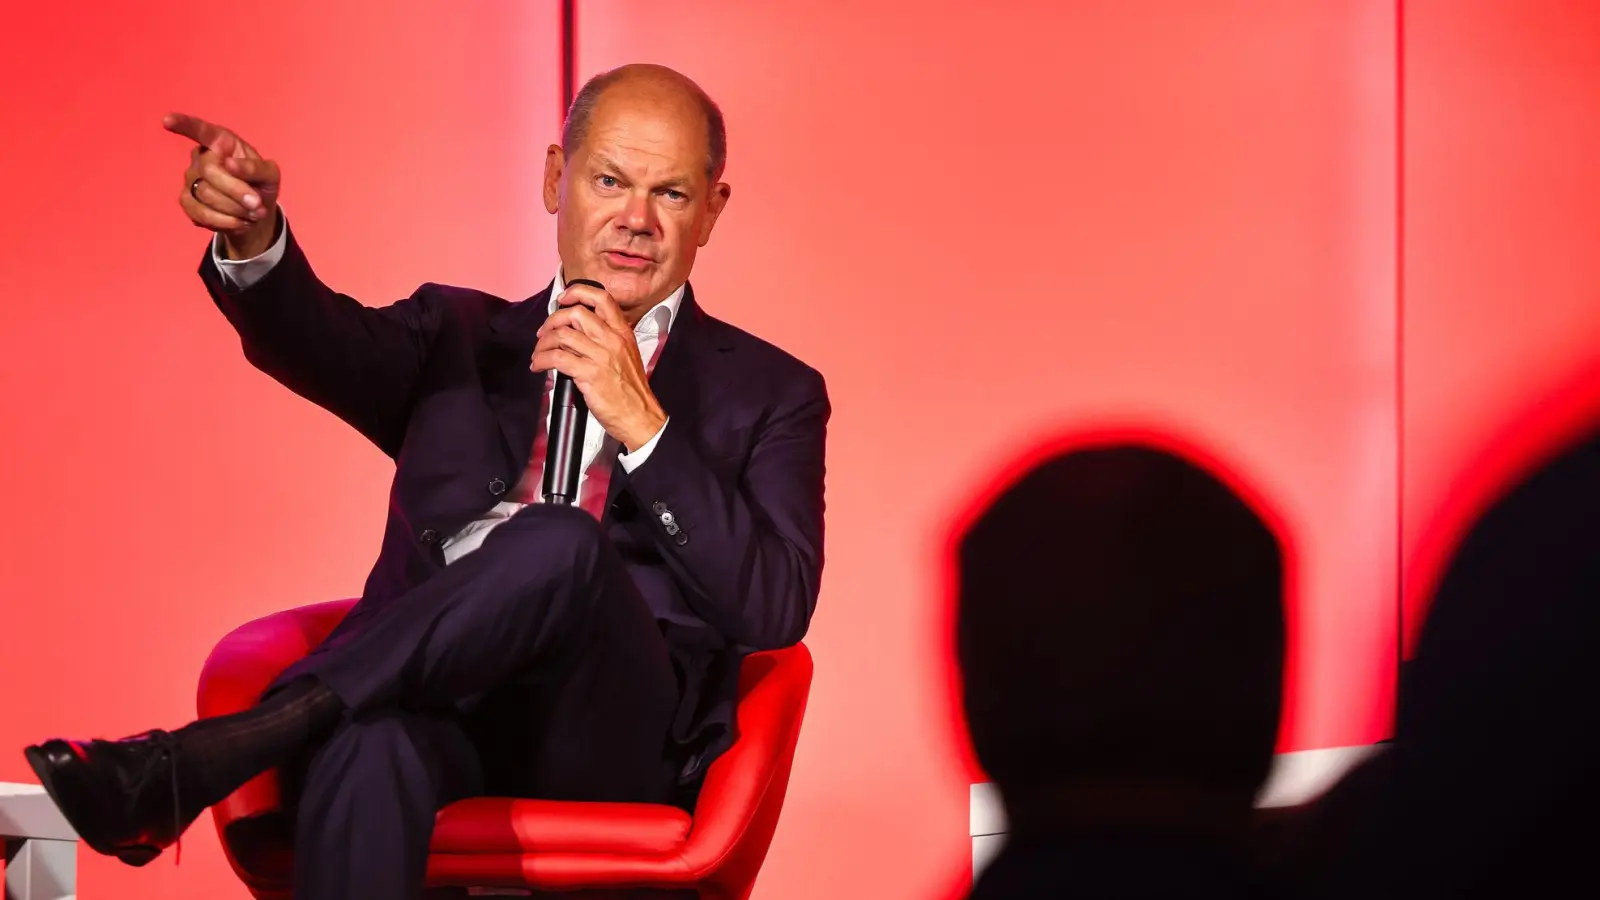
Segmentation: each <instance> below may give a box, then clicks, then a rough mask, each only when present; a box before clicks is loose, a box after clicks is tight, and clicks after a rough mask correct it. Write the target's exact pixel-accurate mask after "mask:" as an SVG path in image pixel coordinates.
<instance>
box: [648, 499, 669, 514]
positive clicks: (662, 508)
mask: <svg viewBox="0 0 1600 900" xmlns="http://www.w3.org/2000/svg"><path fill="white" fill-rule="evenodd" d="M650 511H651V512H653V513H655V514H656V515H658V516H659V515H661V514H662V513H664V512H666V511H667V505H666V504H665V503H662V502H661V501H660V500H657V501H656V502H654V503H652V504H650Z"/></svg>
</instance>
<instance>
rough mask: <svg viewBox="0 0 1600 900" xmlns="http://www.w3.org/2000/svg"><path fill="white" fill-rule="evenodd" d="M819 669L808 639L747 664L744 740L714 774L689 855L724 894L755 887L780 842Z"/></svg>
mask: <svg viewBox="0 0 1600 900" xmlns="http://www.w3.org/2000/svg"><path fill="white" fill-rule="evenodd" d="M811 675H812V660H811V651H810V650H808V649H806V646H805V645H804V644H796V645H795V646H793V647H788V648H786V649H783V650H773V651H767V652H763V653H754V654H751V655H750V656H748V657H746V658H745V660H744V665H743V666H742V668H741V669H740V672H739V707H738V712H737V715H736V719H735V721H736V722H737V729H738V732H737V733H738V740H736V741H735V742H734V745H733V746H732V747H731V748H730V749H729V750H728V751H727V752H726V753H724V754H723V755H722V756H721V757H719V758H718V759H717V761H716V762H714V763H712V764H711V767H710V769H709V770H708V771H707V773H706V781H705V786H704V787H703V788H702V789H701V791H700V799H699V802H698V804H697V805H696V808H695V816H694V829H693V830H692V831H691V832H690V834H689V842H688V844H687V845H686V846H685V847H684V850H683V854H682V855H683V858H684V860H685V862H687V863H688V864H689V865H690V867H691V868H694V869H698V870H700V871H702V872H704V873H705V876H704V878H705V881H706V882H707V887H708V888H710V890H711V891H716V890H718V889H720V890H721V892H722V893H721V896H726V897H742V896H745V895H746V894H747V893H748V891H749V888H750V885H751V884H752V883H754V881H755V876H756V873H757V872H758V871H759V870H760V868H761V863H762V861H763V860H764V859H765V858H766V855H767V849H768V847H770V846H771V844H772V835H773V832H774V831H776V830H777V827H778V814H779V812H780V811H781V810H782V808H783V799H784V796H785V794H786V793H787V791H788V787H789V772H790V770H791V768H792V767H793V765H794V754H795V747H796V746H797V745H798V744H799V741H800V724H801V722H802V720H804V718H805V710H806V700H807V698H808V697H809V695H810V692H811ZM703 896H714V894H712V893H710V892H707V893H705V894H703Z"/></svg>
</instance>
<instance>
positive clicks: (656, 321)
mask: <svg viewBox="0 0 1600 900" xmlns="http://www.w3.org/2000/svg"><path fill="white" fill-rule="evenodd" d="M684 287H685V285H684V284H680V285H678V289H677V290H675V291H673V292H672V293H670V294H668V295H667V299H665V300H662V301H661V302H660V303H657V304H656V305H655V306H652V307H650V311H649V312H647V313H645V314H644V318H642V319H640V320H639V324H637V325H635V326H633V333H634V335H636V336H638V337H645V336H647V335H665V334H666V333H667V332H669V331H671V330H672V323H673V322H674V321H676V320H677V318H678V309H679V307H681V306H683V289H684ZM566 289H567V283H566V279H564V278H562V277H561V267H560V266H557V267H556V278H555V281H554V282H552V283H551V285H550V312H551V313H554V312H555V311H556V310H557V309H560V308H561V292H562V291H565V290H566Z"/></svg>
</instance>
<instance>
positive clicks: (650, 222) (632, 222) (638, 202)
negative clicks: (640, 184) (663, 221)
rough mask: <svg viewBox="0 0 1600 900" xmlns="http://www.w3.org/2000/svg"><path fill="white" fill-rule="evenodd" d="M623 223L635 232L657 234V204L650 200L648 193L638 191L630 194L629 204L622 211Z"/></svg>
mask: <svg viewBox="0 0 1600 900" xmlns="http://www.w3.org/2000/svg"><path fill="white" fill-rule="evenodd" d="M621 224H622V225H623V226H624V227H626V228H627V229H628V230H629V231H631V232H633V233H634V234H638V235H650V234H655V232H656V210H655V204H653V203H651V202H650V195H649V194H648V193H644V192H638V193H634V194H630V195H629V196H628V205H627V207H626V208H625V209H624V210H623V211H622V223H621Z"/></svg>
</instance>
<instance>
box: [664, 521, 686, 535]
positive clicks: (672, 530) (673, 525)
mask: <svg viewBox="0 0 1600 900" xmlns="http://www.w3.org/2000/svg"><path fill="white" fill-rule="evenodd" d="M665 524H666V528H667V534H677V533H678V532H680V531H682V530H683V529H682V528H679V527H678V523H677V522H667V523H665Z"/></svg>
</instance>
